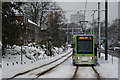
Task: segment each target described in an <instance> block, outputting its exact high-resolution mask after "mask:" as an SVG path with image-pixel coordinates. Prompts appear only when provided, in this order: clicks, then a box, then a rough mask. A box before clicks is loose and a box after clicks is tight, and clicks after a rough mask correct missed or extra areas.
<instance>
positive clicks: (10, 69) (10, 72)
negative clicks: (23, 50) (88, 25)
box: [3, 49, 71, 78]
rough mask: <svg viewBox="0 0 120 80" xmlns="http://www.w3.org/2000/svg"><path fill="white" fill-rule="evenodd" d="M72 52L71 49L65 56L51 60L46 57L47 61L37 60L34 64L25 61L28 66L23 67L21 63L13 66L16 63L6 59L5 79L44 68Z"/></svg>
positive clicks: (58, 56)
mask: <svg viewBox="0 0 120 80" xmlns="http://www.w3.org/2000/svg"><path fill="white" fill-rule="evenodd" d="M70 51H71V49H69V50H68V51H67V52H65V53H64V54H59V55H57V56H55V57H51V58H50V57H46V58H45V59H41V60H37V61H36V62H33V63H31V62H30V60H28V61H27V60H24V61H26V64H22V65H21V64H20V63H19V64H16V63H15V64H14V65H12V63H11V62H14V61H10V60H9V59H6V58H5V59H3V78H10V77H13V76H14V75H15V74H18V73H21V72H25V71H28V70H31V69H34V68H36V67H39V66H42V65H44V64H47V63H50V62H52V61H54V60H56V59H58V58H60V57H61V56H64V55H66V54H68V52H70ZM17 56H18V57H17ZM17 56H16V58H17V59H20V55H17ZM24 58H25V56H23V59H24ZM42 58H43V57H42ZM17 59H16V60H17ZM25 59H26V58H25ZM6 63H10V64H9V66H7V65H6Z"/></svg>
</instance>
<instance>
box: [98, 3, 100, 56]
mask: <svg viewBox="0 0 120 80" xmlns="http://www.w3.org/2000/svg"><path fill="white" fill-rule="evenodd" d="M98 32H99V58H100V53H101V51H100V47H101V46H100V38H101V34H100V32H101V27H100V2H98Z"/></svg>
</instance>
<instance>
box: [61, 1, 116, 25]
mask: <svg viewBox="0 0 120 80" xmlns="http://www.w3.org/2000/svg"><path fill="white" fill-rule="evenodd" d="M97 4H98V3H97V2H87V7H86V10H95V9H98V6H97ZM100 4H101V5H100V6H101V9H102V10H104V9H105V3H104V2H101V3H100ZM59 5H60V6H61V7H62V9H63V10H65V11H67V10H73V11H67V12H66V14H65V15H66V18H67V19H68V21H70V15H71V14H74V13H75V12H77V10H84V9H85V2H59ZM108 9H109V11H108V19H109V22H110V23H111V22H112V20H114V19H115V18H117V17H118V2H109V4H108ZM92 13H93V11H88V12H86V20H89V21H91V20H92V16H91V15H92ZM97 14H98V13H97V12H95V19H97ZM100 14H101V21H103V19H104V15H105V12H104V11H101V13H100Z"/></svg>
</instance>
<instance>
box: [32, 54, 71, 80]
mask: <svg viewBox="0 0 120 80" xmlns="http://www.w3.org/2000/svg"><path fill="white" fill-rule="evenodd" d="M71 56H72V54H71V55H70V56H68V57H67V58H66V59H65V60H64V61H62V62H60V63H59V64H57V65H55V66H53V67H51V68H49V69H47V70H45V71H43V72H41V73H38V74H37V77H36V78H34V79H32V80H36V79H38V78H39V77H40V76H42V75H44V74H46V73H48V72H49V71H51V70H53V69H54V68H56V67H57V66H59V65H61V64H62V63H64V62H65V61H66V60H67V59H69V58H70V57H71Z"/></svg>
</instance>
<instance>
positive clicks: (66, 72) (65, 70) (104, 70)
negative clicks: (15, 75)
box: [39, 53, 118, 78]
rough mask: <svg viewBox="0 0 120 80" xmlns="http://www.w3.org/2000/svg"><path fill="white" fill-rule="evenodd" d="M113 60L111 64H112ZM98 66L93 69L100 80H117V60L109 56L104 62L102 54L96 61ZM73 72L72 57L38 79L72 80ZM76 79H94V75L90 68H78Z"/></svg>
mask: <svg viewBox="0 0 120 80" xmlns="http://www.w3.org/2000/svg"><path fill="white" fill-rule="evenodd" d="M112 59H113V63H112ZM98 62H99V64H100V65H99V66H95V69H96V70H97V72H98V73H99V74H100V77H101V78H118V58H116V57H113V58H112V56H111V55H109V60H108V61H105V60H104V54H102V53H101V58H100V59H99V60H98ZM74 71H75V66H73V65H72V57H71V58H69V59H68V60H67V61H66V62H65V63H63V64H62V65H60V66H58V67H57V68H55V69H53V70H51V71H50V72H48V73H47V74H45V75H42V76H40V77H39V78H72V76H73V74H74ZM76 78H96V74H95V73H94V71H93V70H92V68H91V67H79V68H78V71H77V74H76Z"/></svg>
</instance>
